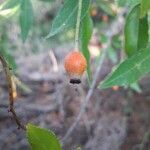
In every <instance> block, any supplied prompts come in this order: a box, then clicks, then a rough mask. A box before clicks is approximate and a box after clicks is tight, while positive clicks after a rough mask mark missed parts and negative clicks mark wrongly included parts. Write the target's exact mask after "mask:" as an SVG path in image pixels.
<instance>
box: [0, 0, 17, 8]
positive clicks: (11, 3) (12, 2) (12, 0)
mask: <svg viewBox="0 0 150 150" xmlns="http://www.w3.org/2000/svg"><path fill="white" fill-rule="evenodd" d="M17 5H19V0H6V1H5V2H4V3H2V4H1V5H0V10H4V9H11V8H14V7H16V6H17Z"/></svg>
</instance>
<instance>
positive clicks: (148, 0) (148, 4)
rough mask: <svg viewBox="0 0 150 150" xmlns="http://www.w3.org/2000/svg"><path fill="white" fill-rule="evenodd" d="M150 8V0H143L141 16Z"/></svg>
mask: <svg viewBox="0 0 150 150" xmlns="http://www.w3.org/2000/svg"><path fill="white" fill-rule="evenodd" d="M149 10H150V0H141V17H144V16H145V15H146V13H147V12H148V11H149Z"/></svg>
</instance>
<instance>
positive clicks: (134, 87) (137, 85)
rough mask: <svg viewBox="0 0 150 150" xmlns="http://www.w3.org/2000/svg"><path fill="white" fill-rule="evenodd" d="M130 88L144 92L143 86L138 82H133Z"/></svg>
mask: <svg viewBox="0 0 150 150" xmlns="http://www.w3.org/2000/svg"><path fill="white" fill-rule="evenodd" d="M130 88H131V89H132V90H134V91H135V92H137V93H142V89H141V87H140V86H139V84H138V82H135V83H132V84H131V85H130Z"/></svg>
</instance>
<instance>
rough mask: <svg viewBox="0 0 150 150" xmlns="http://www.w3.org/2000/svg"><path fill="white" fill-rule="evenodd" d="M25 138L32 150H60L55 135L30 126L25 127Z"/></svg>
mask: <svg viewBox="0 0 150 150" xmlns="http://www.w3.org/2000/svg"><path fill="white" fill-rule="evenodd" d="M27 138H28V141H29V143H30V145H31V149H32V150H61V145H60V143H59V140H58V139H57V137H56V135H55V134H54V133H53V132H51V131H48V130H46V129H43V128H39V127H37V126H34V125H32V124H28V125H27Z"/></svg>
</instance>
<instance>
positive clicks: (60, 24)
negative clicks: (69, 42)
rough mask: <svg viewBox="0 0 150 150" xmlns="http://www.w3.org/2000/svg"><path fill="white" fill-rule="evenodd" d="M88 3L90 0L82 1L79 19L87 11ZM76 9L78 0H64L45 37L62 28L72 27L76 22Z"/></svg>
mask: <svg viewBox="0 0 150 150" xmlns="http://www.w3.org/2000/svg"><path fill="white" fill-rule="evenodd" d="M89 5H90V0H83V1H82V14H81V20H82V19H83V18H84V17H85V15H86V13H87V12H88V9H89ZM77 10H78V0H66V1H65V2H64V5H63V6H62V7H61V8H60V10H59V12H58V14H57V15H56V17H55V19H54V20H53V23H52V27H51V30H50V33H49V34H48V35H47V37H46V38H50V37H51V36H54V35H55V34H57V33H59V32H61V31H63V30H64V29H68V28H71V27H74V26H75V24H76V18H77Z"/></svg>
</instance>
